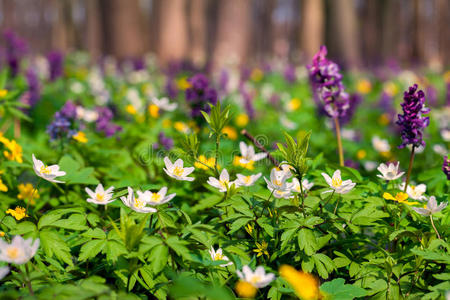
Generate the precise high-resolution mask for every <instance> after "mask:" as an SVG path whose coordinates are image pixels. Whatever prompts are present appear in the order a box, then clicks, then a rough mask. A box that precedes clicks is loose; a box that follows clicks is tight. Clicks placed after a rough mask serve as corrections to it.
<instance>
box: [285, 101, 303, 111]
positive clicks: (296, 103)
mask: <svg viewBox="0 0 450 300" xmlns="http://www.w3.org/2000/svg"><path fill="white" fill-rule="evenodd" d="M301 106H302V101H301V100H300V99H298V98H292V99H291V101H289V103H288V105H287V109H288V110H289V111H294V110H297V109H299V108H300V107H301Z"/></svg>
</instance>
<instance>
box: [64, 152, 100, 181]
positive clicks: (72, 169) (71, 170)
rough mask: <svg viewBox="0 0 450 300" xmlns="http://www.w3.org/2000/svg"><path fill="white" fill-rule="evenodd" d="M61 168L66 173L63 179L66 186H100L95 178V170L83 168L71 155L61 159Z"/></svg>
mask: <svg viewBox="0 0 450 300" xmlns="http://www.w3.org/2000/svg"><path fill="white" fill-rule="evenodd" d="M59 166H60V168H61V170H64V171H65V172H66V175H65V176H64V177H63V179H64V180H65V181H66V184H87V185H88V184H98V180H97V179H96V178H95V177H94V176H93V173H94V168H83V167H82V166H81V165H80V163H79V162H77V161H76V160H74V159H73V158H72V157H70V156H69V155H65V156H63V157H62V158H61V160H60V161H59Z"/></svg>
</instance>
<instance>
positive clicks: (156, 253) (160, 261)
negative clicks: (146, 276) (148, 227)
mask: <svg viewBox="0 0 450 300" xmlns="http://www.w3.org/2000/svg"><path fill="white" fill-rule="evenodd" d="M150 257H153V260H152V263H151V266H152V271H153V273H155V274H157V273H159V272H160V271H161V270H162V269H164V266H165V265H166V264H167V259H168V257H169V248H167V246H166V245H164V244H159V245H157V246H155V247H154V248H153V249H152V252H151V254H150Z"/></svg>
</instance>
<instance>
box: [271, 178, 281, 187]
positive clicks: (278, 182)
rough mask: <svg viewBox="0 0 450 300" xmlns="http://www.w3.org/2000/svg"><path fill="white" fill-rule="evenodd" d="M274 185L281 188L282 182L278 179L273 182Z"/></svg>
mask: <svg viewBox="0 0 450 300" xmlns="http://www.w3.org/2000/svg"><path fill="white" fill-rule="evenodd" d="M273 183H274V184H275V185H277V186H281V184H282V183H281V181H280V180H278V179H275V180H274V181H273Z"/></svg>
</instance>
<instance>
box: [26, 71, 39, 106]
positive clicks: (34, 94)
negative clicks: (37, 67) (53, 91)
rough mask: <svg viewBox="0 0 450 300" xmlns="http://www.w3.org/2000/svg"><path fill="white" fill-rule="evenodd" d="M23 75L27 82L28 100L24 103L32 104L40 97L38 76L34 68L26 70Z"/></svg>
mask: <svg viewBox="0 0 450 300" xmlns="http://www.w3.org/2000/svg"><path fill="white" fill-rule="evenodd" d="M25 77H26V79H27V84H28V101H27V103H26V104H28V105H29V106H34V105H35V104H36V103H37V102H38V101H39V99H40V98H41V86H40V83H39V78H38V76H37V74H36V72H35V71H34V69H31V68H30V69H28V70H27V72H26V74H25Z"/></svg>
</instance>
